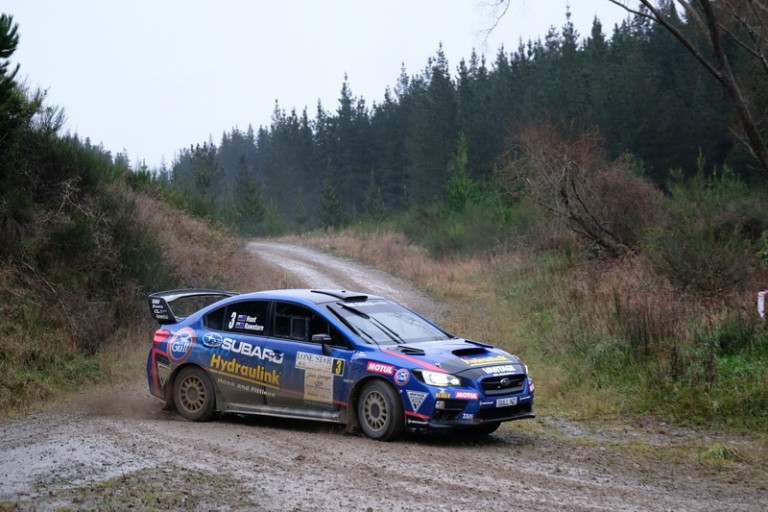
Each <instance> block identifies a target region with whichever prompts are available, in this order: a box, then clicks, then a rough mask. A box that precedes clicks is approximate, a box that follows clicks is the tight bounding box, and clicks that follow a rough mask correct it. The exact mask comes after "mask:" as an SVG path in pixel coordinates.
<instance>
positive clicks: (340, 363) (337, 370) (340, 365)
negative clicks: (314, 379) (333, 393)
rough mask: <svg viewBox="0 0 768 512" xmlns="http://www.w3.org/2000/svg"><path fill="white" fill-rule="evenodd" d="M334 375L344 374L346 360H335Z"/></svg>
mask: <svg viewBox="0 0 768 512" xmlns="http://www.w3.org/2000/svg"><path fill="white" fill-rule="evenodd" d="M333 373H334V375H341V374H343V373H344V360H343V359H336V360H334V365H333Z"/></svg>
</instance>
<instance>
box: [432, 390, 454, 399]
mask: <svg viewBox="0 0 768 512" xmlns="http://www.w3.org/2000/svg"><path fill="white" fill-rule="evenodd" d="M435 398H451V394H450V393H445V392H442V391H441V392H440V393H435Z"/></svg>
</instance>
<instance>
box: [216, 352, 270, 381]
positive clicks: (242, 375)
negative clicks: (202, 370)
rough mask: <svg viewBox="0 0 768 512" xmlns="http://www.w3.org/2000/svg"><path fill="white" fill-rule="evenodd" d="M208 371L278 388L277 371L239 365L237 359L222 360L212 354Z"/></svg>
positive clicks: (258, 366) (257, 366)
mask: <svg viewBox="0 0 768 512" xmlns="http://www.w3.org/2000/svg"><path fill="white" fill-rule="evenodd" d="M208 369H209V370H210V372H211V373H216V374H218V375H229V376H232V377H236V378H239V379H241V380H245V381H248V382H253V383H255V384H263V385H265V386H267V387H274V388H279V387H280V374H279V373H277V370H271V371H270V370H267V369H266V368H264V367H263V366H261V365H256V366H251V365H247V364H240V363H239V362H237V358H233V359H224V358H223V357H221V356H220V355H219V354H213V355H212V356H211V363H210V366H209V368H208Z"/></svg>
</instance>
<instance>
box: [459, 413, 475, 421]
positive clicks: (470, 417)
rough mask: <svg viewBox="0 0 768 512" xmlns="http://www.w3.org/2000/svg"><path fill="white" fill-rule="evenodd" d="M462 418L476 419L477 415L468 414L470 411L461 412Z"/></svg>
mask: <svg viewBox="0 0 768 512" xmlns="http://www.w3.org/2000/svg"><path fill="white" fill-rule="evenodd" d="M461 419H463V420H473V419H475V415H474V414H468V413H466V412H465V413H462V414H461Z"/></svg>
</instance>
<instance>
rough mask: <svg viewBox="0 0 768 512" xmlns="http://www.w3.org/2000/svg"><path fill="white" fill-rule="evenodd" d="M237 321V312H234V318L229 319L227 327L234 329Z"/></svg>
mask: <svg viewBox="0 0 768 512" xmlns="http://www.w3.org/2000/svg"><path fill="white" fill-rule="evenodd" d="M235 320H237V311H233V312H232V316H230V317H229V325H227V327H229V328H230V329H231V328H233V327H234V326H235Z"/></svg>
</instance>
